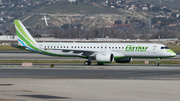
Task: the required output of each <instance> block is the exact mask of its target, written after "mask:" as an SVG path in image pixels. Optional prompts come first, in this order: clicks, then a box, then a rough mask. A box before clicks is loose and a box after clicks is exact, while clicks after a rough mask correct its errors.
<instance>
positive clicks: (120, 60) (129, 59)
mask: <svg viewBox="0 0 180 101" xmlns="http://www.w3.org/2000/svg"><path fill="white" fill-rule="evenodd" d="M115 61H116V62H117V63H129V62H131V61H132V58H122V59H117V60H115Z"/></svg>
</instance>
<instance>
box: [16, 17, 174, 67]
mask: <svg viewBox="0 0 180 101" xmlns="http://www.w3.org/2000/svg"><path fill="white" fill-rule="evenodd" d="M14 24H15V29H16V34H17V36H18V45H17V46H16V47H17V48H20V49H25V50H30V51H33V52H37V53H40V54H45V55H51V56H60V57H80V58H86V59H87V61H85V62H84V65H91V62H92V60H96V61H97V65H103V64H104V63H112V62H113V61H115V62H117V63H129V62H131V61H132V58H154V59H157V62H156V64H155V65H156V66H159V61H160V60H161V59H163V58H170V57H175V56H176V53H175V52H174V51H172V50H171V49H169V48H168V47H167V46H166V45H163V44H156V43H76V42H36V41H35V40H34V38H33V37H32V36H31V34H30V33H29V32H28V30H27V29H26V28H25V26H24V25H23V24H22V22H21V21H20V20H14Z"/></svg>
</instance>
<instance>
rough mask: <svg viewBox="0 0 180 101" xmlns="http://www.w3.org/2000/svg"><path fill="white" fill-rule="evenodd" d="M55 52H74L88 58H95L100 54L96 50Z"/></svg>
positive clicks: (63, 50)
mask: <svg viewBox="0 0 180 101" xmlns="http://www.w3.org/2000/svg"><path fill="white" fill-rule="evenodd" d="M45 50H46V49H45ZM53 50H62V52H72V53H75V54H81V55H83V56H88V57H89V56H94V54H95V53H97V52H98V51H94V50H76V49H53Z"/></svg>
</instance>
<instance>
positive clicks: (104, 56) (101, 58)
mask: <svg viewBox="0 0 180 101" xmlns="http://www.w3.org/2000/svg"><path fill="white" fill-rule="evenodd" d="M94 59H95V60H96V61H97V62H98V63H112V62H113V61H114V55H113V54H112V53H99V54H96V55H95V56H94Z"/></svg>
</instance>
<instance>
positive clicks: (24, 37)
mask: <svg viewBox="0 0 180 101" xmlns="http://www.w3.org/2000/svg"><path fill="white" fill-rule="evenodd" d="M14 24H15V29H16V34H17V36H18V42H19V44H20V45H22V46H35V45H36V43H37V42H36V41H35V40H34V38H33V37H32V36H31V34H30V33H29V32H28V30H27V29H26V28H25V26H24V25H23V24H22V23H21V21H20V20H14Z"/></svg>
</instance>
